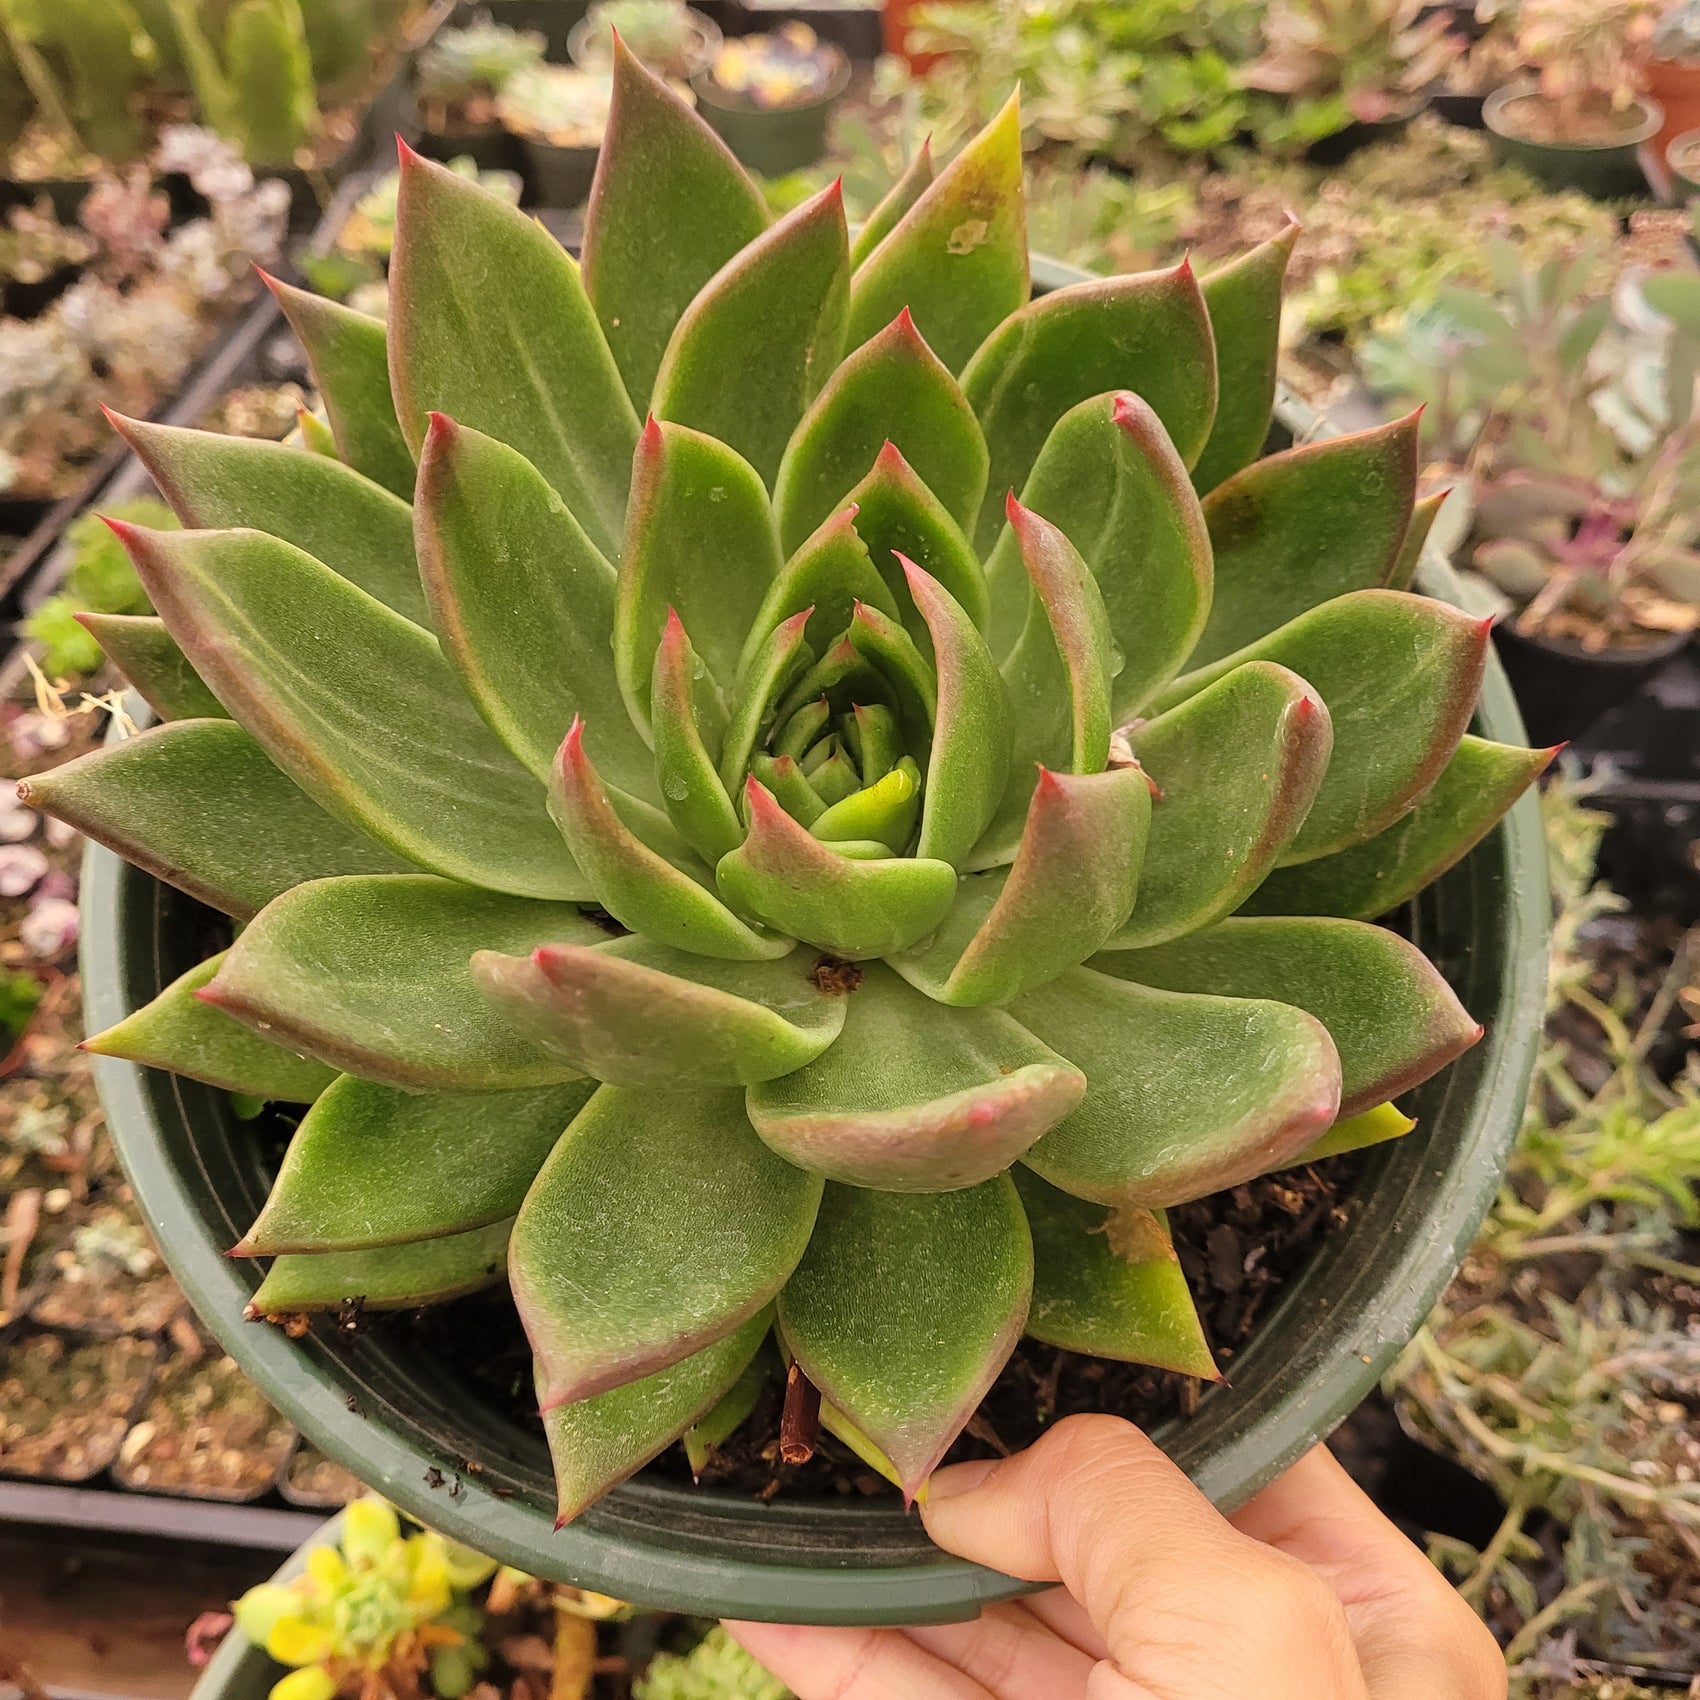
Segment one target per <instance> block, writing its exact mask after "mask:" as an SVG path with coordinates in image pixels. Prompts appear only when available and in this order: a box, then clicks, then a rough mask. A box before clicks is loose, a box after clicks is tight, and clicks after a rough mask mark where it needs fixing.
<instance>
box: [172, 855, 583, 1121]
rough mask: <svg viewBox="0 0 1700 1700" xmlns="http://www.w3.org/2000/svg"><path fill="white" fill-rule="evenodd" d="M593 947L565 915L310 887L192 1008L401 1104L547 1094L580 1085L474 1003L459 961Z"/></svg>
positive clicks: (463, 896) (557, 910)
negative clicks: (529, 1090)
mask: <svg viewBox="0 0 1700 1700" xmlns="http://www.w3.org/2000/svg"><path fill="white" fill-rule="evenodd" d="M604 937H606V935H605V934H604V933H602V932H601V931H600V930H599V929H598V928H597V927H596V926H595V925H594V924H593V923H591V922H589V921H587V920H585V919H584V918H583V917H582V916H581V915H580V914H579V912H578V911H577V910H576V909H574V908H573V907H572V906H571V905H570V904H564V903H540V902H538V901H536V900H535V899H533V898H523V897H507V896H504V895H502V894H501V893H499V892H493V891H479V890H476V889H475V888H473V887H471V886H463V885H456V884H454V883H453V881H451V880H441V879H434V878H433V877H431V876H430V875H429V874H411V875H409V874H397V875H388V876H381V877H377V878H370V877H367V878H351V879H323V880H314V881H312V882H311V883H310V884H307V885H303V886H298V887H297V888H296V889H295V890H294V891H290V892H286V893H285V894H284V895H283V896H282V897H280V898H278V899H277V900H276V901H275V902H274V903H271V904H269V905H268V906H267V907H266V909H265V911H264V913H263V914H261V915H260V916H259V917H258V918H257V919H256V920H255V921H254V922H253V924H252V925H251V926H249V927H248V928H247V929H246V930H245V931H244V932H243V933H242V935H241V937H240V938H238V939H237V941H236V943H235V944H234V945H232V946H231V947H230V951H229V953H228V954H227V955H226V957H225V959H224V966H223V967H222V968H220V969H219V971H218V974H217V975H216V976H215V977H214V979H213V981H212V984H211V985H209V986H208V987H207V988H206V989H205V990H204V991H203V992H202V993H201V996H202V998H204V999H205V1000H206V1001H207V1002H208V1003H210V1004H212V1005H213V1007H214V1008H215V1009H222V1010H224V1011H225V1012H226V1013H227V1014H230V1015H233V1016H235V1017H236V1018H237V1020H239V1021H243V1022H246V1023H247V1024H248V1025H249V1026H250V1027H255V1028H258V1029H259V1030H260V1031H262V1032H264V1033H266V1034H268V1035H269V1036H271V1037H273V1038H275V1039H277V1040H278V1041H279V1042H280V1043H283V1044H287V1045H289V1046H290V1047H291V1048H292V1049H297V1050H300V1051H303V1052H305V1053H306V1054H307V1055H308V1056H314V1057H318V1058H320V1059H321V1060H323V1061H324V1062H327V1063H330V1064H332V1065H333V1066H334V1067H336V1068H340V1069H344V1070H346V1071H347V1072H348V1073H349V1074H356V1075H359V1076H361V1077H362V1078H363V1079H367V1080H375V1081H378V1082H381V1083H383V1084H385V1085H390V1086H399V1087H402V1088H403V1089H404V1090H408V1091H436V1092H499V1091H503V1090H506V1089H510V1088H514V1089H517V1088H519V1087H525V1086H554V1085H559V1084H560V1083H561V1082H562V1081H566V1080H572V1079H574V1078H575V1077H576V1075H577V1073H578V1071H577V1070H576V1069H574V1068H572V1067H570V1066H569V1065H568V1064H566V1063H564V1062H562V1061H561V1059H560V1058H559V1057H557V1056H555V1055H553V1054H551V1053H550V1052H548V1051H545V1050H544V1049H543V1048H542V1047H541V1046H539V1045H535V1044H533V1043H532V1042H531V1041H530V1040H528V1039H525V1038H523V1037H521V1035H519V1034H518V1033H516V1032H514V1030H513V1028H512V1027H511V1026H510V1025H509V1024H508V1023H507V1022H506V1021H505V1020H503V1019H502V1017H501V1016H500V1015H498V1014H497V1013H496V1011H495V1010H493V1009H492V1008H491V1007H490V1005H489V1004H487V1003H486V1002H485V1000H484V999H483V998H482V997H480V996H479V994H478V988H477V985H476V983H475V982H474V981H473V978H472V969H471V966H470V958H471V956H472V953H473V952H474V951H475V950H500V951H506V952H508V953H509V954H513V955H517V954H520V953H522V952H528V951H531V950H534V949H535V948H536V947H537V946H538V945H540V944H546V943H553V942H557V941H563V940H567V941H572V942H574V943H583V944H588V943H591V942H593V941H595V940H597V939H600V938H604Z"/></svg>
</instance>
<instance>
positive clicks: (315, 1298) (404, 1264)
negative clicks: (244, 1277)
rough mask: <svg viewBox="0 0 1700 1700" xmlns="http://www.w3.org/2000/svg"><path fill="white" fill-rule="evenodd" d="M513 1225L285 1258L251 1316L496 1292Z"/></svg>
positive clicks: (410, 1305)
mask: <svg viewBox="0 0 1700 1700" xmlns="http://www.w3.org/2000/svg"><path fill="white" fill-rule="evenodd" d="M512 1228H513V1224H512V1223H511V1222H497V1223H495V1224H494V1225H493V1226H491V1227H488V1228H475V1229H473V1231H472V1232H471V1233H469V1234H451V1235H449V1236H448V1237H447V1238H445V1239H436V1240H419V1241H416V1242H414V1243H413V1244H411V1245H392V1246H382V1247H379V1248H378V1249H376V1250H374V1251H340V1252H339V1251H331V1252H318V1253H315V1254H314V1255H313V1256H311V1257H280V1258H279V1259H278V1260H277V1261H276V1262H275V1263H274V1264H273V1265H272V1266H271V1269H270V1271H269V1272H268V1274H267V1275H266V1278H265V1280H263V1281H262V1282H261V1283H260V1290H259V1291H258V1292H257V1293H255V1294H254V1296H253V1298H252V1299H250V1300H249V1301H248V1309H247V1312H246V1315H247V1316H248V1317H249V1318H250V1319H255V1318H258V1317H271V1318H277V1317H285V1316H294V1315H296V1314H297V1313H299V1312H301V1311H311V1310H344V1309H353V1310H355V1311H362V1310H413V1309H415V1308H416V1307H417V1306H419V1305H428V1304H440V1303H441V1302H442V1301H443V1300H444V1299H453V1298H458V1297H460V1295H461V1294H462V1293H475V1292H477V1291H478V1290H479V1288H481V1287H493V1286H495V1285H496V1283H497V1282H499V1281H500V1280H501V1279H502V1274H503V1271H504V1270H505V1269H506V1267H507V1244H508V1235H509V1233H510V1231H511V1230H512Z"/></svg>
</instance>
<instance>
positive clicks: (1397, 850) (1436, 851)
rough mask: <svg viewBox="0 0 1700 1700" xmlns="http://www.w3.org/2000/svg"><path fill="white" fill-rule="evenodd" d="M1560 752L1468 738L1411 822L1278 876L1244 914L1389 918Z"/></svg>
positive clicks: (1486, 829)
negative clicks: (1382, 916) (1527, 748)
mask: <svg viewBox="0 0 1700 1700" xmlns="http://www.w3.org/2000/svg"><path fill="white" fill-rule="evenodd" d="M1560 748H1562V746H1561V745H1557V744H1555V745H1554V746H1553V747H1552V748H1551V749H1546V750H1523V749H1517V748H1514V747H1513V746H1511V745H1509V744H1490V743H1489V742H1487V740H1486V739H1484V738H1473V737H1470V736H1469V735H1468V734H1466V735H1465V737H1464V738H1463V739H1462V740H1461V741H1460V743H1459V745H1458V748H1457V751H1456V752H1455V753H1454V755H1453V757H1452V760H1451V761H1449V762H1448V763H1447V764H1446V768H1445V771H1444V772H1443V773H1442V774H1441V776H1440V777H1439V778H1438V779H1437V780H1436V781H1435V782H1434V786H1433V788H1432V789H1431V790H1430V791H1429V793H1428V795H1427V796H1426V797H1424V798H1423V800H1422V801H1421V802H1420V803H1418V804H1417V806H1416V807H1415V808H1414V809H1412V810H1411V811H1410V812H1409V813H1408V814H1404V815H1401V816H1400V817H1399V819H1398V820H1396V821H1395V822H1394V823H1393V824H1392V825H1391V826H1390V827H1388V828H1386V829H1385V830H1384V831H1382V832H1378V833H1377V834H1376V835H1375V837H1374V838H1370V839H1366V840H1365V841H1364V842H1363V843H1362V844H1354V845H1353V846H1352V847H1351V848H1350V849H1349V850H1341V851H1338V852H1336V853H1335V854H1334V855H1332V856H1322V857H1319V858H1318V859H1317V860H1316V861H1314V862H1304V863H1301V864H1300V865H1299V866H1297V867H1293V868H1279V869H1277V870H1276V871H1275V872H1274V873H1272V874H1271V875H1270V876H1269V878H1268V879H1266V880H1265V881H1264V882H1263V884H1262V885H1260V886H1259V887H1258V888H1257V890H1256V891H1254V892H1252V894H1251V895H1250V897H1248V898H1247V899H1246V902H1245V905H1244V908H1245V910H1246V912H1247V913H1248V914H1252V915H1341V916H1345V917H1347V918H1349V919H1352V920H1357V921H1373V920H1374V919H1375V918H1376V917H1377V916H1378V915H1385V914H1386V913H1387V912H1388V911H1389V910H1392V909H1396V908H1398V906H1399V905H1400V904H1401V903H1403V902H1405V901H1406V900H1407V899H1408V898H1411V897H1414V896H1416V894H1417V893H1418V892H1419V891H1421V890H1422V889H1423V887H1424V886H1426V885H1430V884H1432V883H1433V882H1434V881H1435V880H1437V879H1439V878H1440V876H1441V875H1442V874H1443V873H1445V872H1446V870H1447V869H1448V868H1450V867H1452V866H1453V865H1454V864H1455V863H1457V862H1459V861H1461V860H1462V859H1463V858H1464V856H1465V855H1467V854H1468V853H1469V852H1470V851H1471V850H1473V849H1474V848H1475V847H1476V845H1478V844H1479V843H1481V841H1482V840H1483V839H1484V838H1485V837H1487V835H1488V834H1489V833H1490V832H1491V831H1492V830H1493V829H1494V827H1495V826H1497V825H1498V824H1499V822H1500V820H1501V819H1502V818H1503V817H1504V815H1505V813H1506V811H1507V810H1508V809H1509V808H1510V807H1511V805H1512V804H1513V803H1515V802H1516V801H1517V799H1518V798H1519V797H1521V796H1522V795H1523V793H1524V792H1525V791H1526V790H1528V788H1529V787H1530V786H1531V785H1532V784H1533V783H1534V782H1535V780H1536V779H1537V778H1538V777H1539V776H1540V774H1541V773H1543V772H1544V771H1545V769H1546V767H1547V764H1548V763H1549V762H1550V761H1551V760H1552V758H1553V757H1554V756H1555V755H1557V754H1558V752H1559V750H1560Z"/></svg>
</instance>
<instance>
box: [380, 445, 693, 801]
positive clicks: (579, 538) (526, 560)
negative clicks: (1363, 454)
mask: <svg viewBox="0 0 1700 1700" xmlns="http://www.w3.org/2000/svg"><path fill="white" fill-rule="evenodd" d="M417 501H418V505H417V507H416V508H415V510H414V513H415V520H416V523H417V526H418V531H419V562H420V568H421V571H422V572H423V574H424V580H425V593H426V595H427V596H428V597H429V598H430V601H431V611H432V615H433V619H434V623H435V626H436V629H437V632H438V634H439V637H440V639H441V642H442V645H443V653H444V655H445V656H446V657H447V658H448V660H449V662H450V664H451V665H452V666H453V667H454V669H455V671H456V672H457V673H458V674H459V675H460V680H461V683H462V684H463V685H464V686H465V688H466V690H467V692H468V694H469V695H470V696H471V697H472V700H473V701H474V702H475V703H476V704H477V705H478V707H479V710H480V712H482V714H483V716H484V718H485V720H486V721H488V722H489V724H490V727H491V729H492V730H493V731H494V732H495V733H496V735H497V736H498V737H499V738H500V739H501V740H502V742H503V743H504V744H506V745H507V747H508V748H509V749H510V750H512V751H513V753H514V755H515V756H517V757H518V758H519V760H520V761H521V762H523V763H524V764H525V766H526V767H527V768H529V769H530V770H531V772H532V773H533V774H535V775H536V776H537V777H538V778H539V779H542V780H544V781H545V782H546V781H547V780H548V778H549V774H550V770H551V769H552V767H553V766H554V761H555V752H556V751H557V750H558V749H559V748H560V746H561V739H562V738H563V737H564V736H565V734H566V729H567V728H568V727H569V726H570V725H571V724H572V722H573V717H574V715H579V714H582V715H583V716H584V717H585V719H586V721H587V722H588V724H589V727H590V742H591V748H592V750H593V751H594V753H595V756H596V759H597V761H598V763H599V764H600V765H601V767H602V769H603V771H604V772H606V773H607V774H608V776H609V777H610V779H612V780H613V782H614V783H615V784H616V785H617V786H619V787H620V789H621V790H622V791H624V792H626V793H627V794H628V795H631V796H637V797H643V798H646V799H650V800H656V801H658V800H659V797H658V793H657V792H656V787H655V772H654V764H653V762H652V761H651V759H650V754H649V748H648V746H647V745H646V744H645V743H644V741H643V739H642V738H641V737H640V736H639V735H638V732H637V730H636V728H635V727H634V726H633V725H632V723H631V719H630V717H629V716H628V715H627V714H626V712H625V706H624V704H623V702H622V701H621V698H620V687H619V684H618V681H617V680H616V679H615V677H614V658H613V647H612V645H613V636H614V569H613V568H612V567H611V566H610V565H609V564H608V562H607V561H606V560H604V559H603V557H602V555H601V554H600V553H599V552H598V551H597V549H596V546H595V545H594V544H593V543H592V542H591V541H590V539H589V538H588V537H586V536H585V534H584V530H583V528H582V527H581V526H580V525H579V523H578V521H577V520H575V519H574V518H573V516H572V514H571V513H569V512H568V511H567V507H566V504H565V503H564V502H563V501H562V500H561V498H560V497H559V496H558V495H557V494H556V493H555V491H554V490H553V489H552V488H551V487H550V486H549V485H548V484H547V483H546V482H545V481H544V479H543V477H542V475H541V474H540V473H539V472H538V471H537V469H536V468H535V467H534V466H533V465H532V464H531V463H530V461H528V460H527V459H526V458H525V456H524V455H522V454H520V453H519V452H518V451H517V450H514V449H510V448H509V447H508V446H507V445H506V444H505V443H499V442H497V441H496V439H495V438H494V437H486V436H484V435H483V433H482V432H478V431H472V430H468V429H466V428H465V427H464V426H461V425H457V424H456V423H455V422H454V421H453V420H452V419H449V418H447V417H445V416H444V415H443V414H440V413H434V414H432V415H431V428H430V430H429V431H428V432H427V433H426V436H425V446H424V449H423V450H422V451H421V453H420V457H419V493H418V498H417Z"/></svg>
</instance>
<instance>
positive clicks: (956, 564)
mask: <svg viewBox="0 0 1700 1700" xmlns="http://www.w3.org/2000/svg"><path fill="white" fill-rule="evenodd" d="M845 504H846V506H848V507H853V508H855V510H856V531H857V534H858V535H859V536H860V537H861V539H862V541H863V542H864V543H866V544H867V546H868V554H869V556H870V558H871V559H872V561H873V563H874V565H875V567H877V568H878V569H879V573H880V576H881V577H882V578H883V579H884V580H885V581H886V583H887V584H888V585H889V586H890V587H891V590H892V594H893V595H894V596H895V597H896V599H897V604H898V607H899V608H900V609H901V610H902V617H903V622H904V624H905V625H906V626H907V627H908V629H909V635H910V636H911V637H913V638H914V639H915V640H916V641H917V642H919V641H920V640H921V638H922V636H923V634H924V633H925V631H926V625H925V622H924V621H923V620H922V619H921V617H920V615H919V614H918V613H916V611H915V610H914V609H913V608H912V607H910V606H909V604H908V600H907V598H906V597H905V595H904V594H903V593H904V590H905V583H904V575H903V568H902V566H901V565H900V564H899V562H898V556H899V555H902V556H905V557H907V558H908V559H909V560H911V561H913V562H914V563H915V564H916V565H917V566H919V567H920V568H921V569H922V570H923V571H924V572H927V573H930V574H931V575H932V576H933V577H934V578H936V579H937V580H938V581H939V583H940V584H941V585H943V586H944V588H945V589H946V590H947V591H949V592H950V594H951V595H952V596H954V597H955V598H956V600H957V601H958V602H960V603H961V604H962V606H963V608H964V610H965V611H966V612H967V615H968V617H969V619H971V620H972V621H973V622H974V624H975V625H976V626H979V627H981V628H984V626H985V623H986V614H987V608H988V603H987V598H986V575H985V573H984V572H983V571H982V570H981V568H980V561H979V557H978V556H976V555H975V553H974V550H973V548H972V547H971V545H970V544H969V542H968V539H967V538H966V537H964V536H963V534H962V528H961V527H960V526H959V525H958V524H957V523H956V521H955V520H953V519H952V518H951V517H950V515H949V514H948V513H946V512H945V508H944V504H943V503H942V502H941V501H940V500H939V499H938V497H937V496H935V495H934V494H933V493H932V491H931V490H929V489H928V488H927V486H926V485H925V484H923V483H922V482H921V480H920V478H919V477H918V476H917V474H916V472H915V469H914V468H913V467H912V466H910V464H909V463H908V461H906V460H905V459H904V458H903V454H902V451H901V450H899V449H898V447H897V445H896V444H895V443H887V444H885V446H884V447H883V448H881V450H880V452H879V454H878V456H876V457H875V460H874V466H873V470H872V471H871V472H870V473H869V474H868V475H867V477H866V478H864V479H863V480H862V482H861V483H860V484H858V485H857V486H856V488H855V489H854V490H852V491H851V492H850V494H849V495H848V496H847V497H846V498H845Z"/></svg>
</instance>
